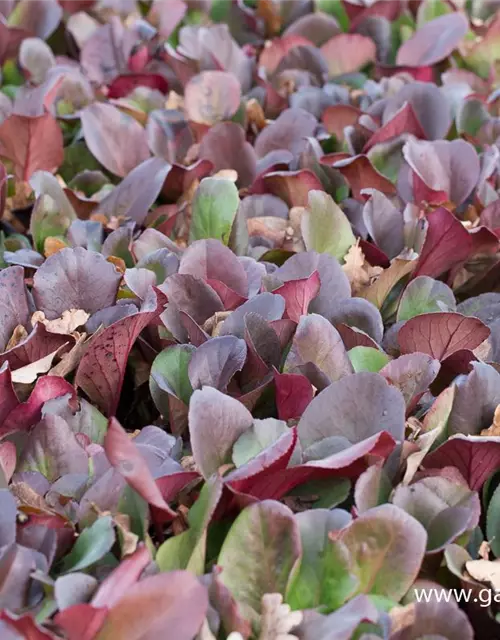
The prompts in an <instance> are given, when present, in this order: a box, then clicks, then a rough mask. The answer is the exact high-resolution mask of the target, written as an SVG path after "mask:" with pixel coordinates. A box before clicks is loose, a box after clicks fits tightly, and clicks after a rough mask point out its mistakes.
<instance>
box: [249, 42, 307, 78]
mask: <svg viewBox="0 0 500 640" xmlns="http://www.w3.org/2000/svg"><path fill="white" fill-rule="evenodd" d="M311 45H312V42H311V41H310V40H308V39H307V38H304V36H300V35H295V34H292V33H291V34H289V35H285V36H283V37H282V38H274V39H273V40H271V41H269V42H268V43H267V46H265V47H264V49H263V50H262V53H261V54H260V57H259V65H260V66H261V67H264V68H265V69H266V71H267V73H268V74H272V73H273V72H274V71H275V70H276V67H277V66H278V65H279V63H280V62H281V59H282V58H284V57H285V56H286V54H287V53H288V52H289V51H291V50H292V49H294V48H295V47H307V46H311Z"/></svg>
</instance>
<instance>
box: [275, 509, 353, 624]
mask: <svg viewBox="0 0 500 640" xmlns="http://www.w3.org/2000/svg"><path fill="white" fill-rule="evenodd" d="M295 519H296V520H297V523H298V525H299V530H300V538H301V541H302V558H301V560H300V565H299V568H298V570H297V571H295V572H294V575H293V576H292V578H291V579H290V584H289V587H288V590H287V595H286V601H287V603H288V604H289V605H290V607H291V608H292V609H294V610H297V609H298V610H300V609H314V608H316V607H320V606H321V607H322V613H328V612H330V611H333V610H335V609H337V608H338V607H340V606H342V604H343V603H344V602H345V601H346V600H347V599H348V598H350V597H351V596H352V595H353V594H354V592H355V591H356V588H357V586H358V581H357V579H356V578H355V576H354V575H352V573H351V571H350V564H351V560H350V557H349V552H348V550H347V548H346V547H345V545H343V544H342V543H333V542H332V540H331V539H330V537H329V534H330V532H331V531H337V530H339V529H342V528H343V527H344V526H345V525H346V524H348V523H349V521H350V519H351V517H350V515H349V514H348V513H347V511H342V510H341V509H334V510H333V511H329V510H327V509H312V510H310V511H304V512H302V513H299V514H297V515H296V516H295Z"/></svg>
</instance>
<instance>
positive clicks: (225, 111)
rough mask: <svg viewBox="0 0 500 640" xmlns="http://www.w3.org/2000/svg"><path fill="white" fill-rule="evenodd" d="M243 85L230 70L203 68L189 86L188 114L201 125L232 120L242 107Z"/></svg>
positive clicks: (186, 92)
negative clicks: (204, 69) (206, 69)
mask: <svg viewBox="0 0 500 640" xmlns="http://www.w3.org/2000/svg"><path fill="white" fill-rule="evenodd" d="M240 100H241V86H240V83H239V82H238V79H237V78H236V77H235V76H234V75H233V74H232V73H227V72H226V71H203V72H202V73H200V74H198V75H197V76H194V77H193V78H191V80H190V81H189V83H188V84H187V86H186V89H185V106H186V115H187V117H188V119H189V120H193V121H194V122H199V123H200V124H208V125H212V124H216V123H217V122H220V121H221V120H230V119H231V118H232V116H234V114H235V113H236V111H237V110H238V108H239V106H240Z"/></svg>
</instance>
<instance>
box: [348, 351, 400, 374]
mask: <svg viewBox="0 0 500 640" xmlns="http://www.w3.org/2000/svg"><path fill="white" fill-rule="evenodd" d="M347 355H348V356H349V360H350V361H351V364H352V367H353V369H354V372H355V373H358V372H359V371H373V373H378V372H379V371H380V369H382V368H383V367H385V365H386V364H387V363H388V362H389V360H390V358H389V356H388V355H387V354H385V353H384V352H383V351H379V349H375V348H374V347H353V348H352V349H350V350H349V351H348V352H347Z"/></svg>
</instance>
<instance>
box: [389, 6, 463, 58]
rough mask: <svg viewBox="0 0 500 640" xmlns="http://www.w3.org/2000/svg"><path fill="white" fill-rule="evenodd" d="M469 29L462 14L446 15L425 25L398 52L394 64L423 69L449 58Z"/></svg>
mask: <svg viewBox="0 0 500 640" xmlns="http://www.w3.org/2000/svg"><path fill="white" fill-rule="evenodd" d="M468 29H469V22H468V20H467V18H466V17H465V16H464V15H463V14H462V13H458V12H456V13H448V14H447V15H444V16H440V17H439V18H435V19H434V20H431V21H430V22H427V23H425V24H424V25H423V26H422V27H420V29H418V30H417V31H416V33H415V34H414V35H413V36H412V37H411V38H409V39H408V40H406V42H404V43H403V44H402V45H401V47H400V48H399V50H398V53H397V56H396V64H398V65H400V66H409V67H423V66H430V65H433V64H436V63H438V62H440V61H441V60H443V59H444V58H446V57H447V56H449V55H450V54H451V53H452V51H453V50H454V49H455V48H456V47H457V46H458V44H459V43H460V41H461V40H462V38H463V37H464V36H465V34H466V33H467V31H468Z"/></svg>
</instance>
